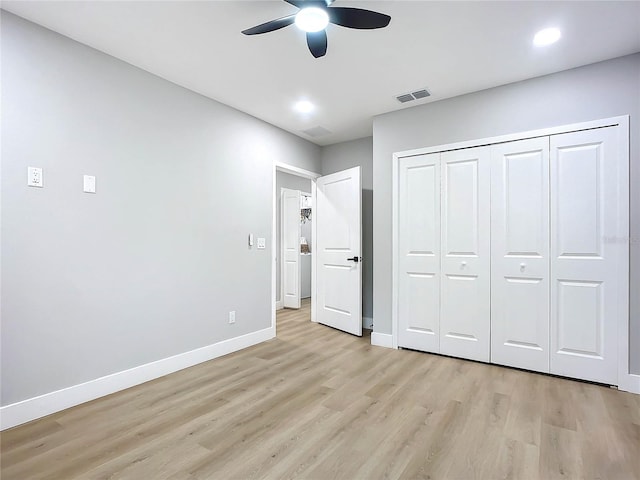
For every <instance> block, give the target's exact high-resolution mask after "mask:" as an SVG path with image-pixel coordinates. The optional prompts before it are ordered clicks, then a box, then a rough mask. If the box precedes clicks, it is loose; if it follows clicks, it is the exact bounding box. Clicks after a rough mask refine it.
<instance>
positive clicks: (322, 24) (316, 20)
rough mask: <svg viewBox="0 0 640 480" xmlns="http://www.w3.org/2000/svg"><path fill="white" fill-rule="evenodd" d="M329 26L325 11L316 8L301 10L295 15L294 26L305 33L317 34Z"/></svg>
mask: <svg viewBox="0 0 640 480" xmlns="http://www.w3.org/2000/svg"><path fill="white" fill-rule="evenodd" d="M327 25H329V15H328V14H327V12H326V10H324V9H322V8H317V7H309V8H303V9H302V10H300V11H299V12H298V14H297V15H296V26H297V27H298V28H299V29H300V30H303V31H305V32H319V31H320V30H324V29H325V28H327Z"/></svg>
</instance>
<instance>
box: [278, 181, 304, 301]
mask: <svg viewBox="0 0 640 480" xmlns="http://www.w3.org/2000/svg"><path fill="white" fill-rule="evenodd" d="M281 198H282V200H281V201H282V216H281V223H282V238H281V241H282V271H281V275H282V303H283V305H284V307H286V308H300V190H290V189H288V188H283V189H282V197H281Z"/></svg>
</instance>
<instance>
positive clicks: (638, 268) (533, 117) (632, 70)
mask: <svg viewBox="0 0 640 480" xmlns="http://www.w3.org/2000/svg"><path fill="white" fill-rule="evenodd" d="M627 114H629V115H631V292H632V294H631V332H630V335H631V352H632V353H631V366H632V372H634V373H638V372H640V295H638V294H637V292H640V128H639V119H640V54H635V55H630V56H626V57H622V58H618V59H614V60H609V61H606V62H601V63H597V64H593V65H588V66H585V67H581V68H576V69H573V70H567V71H565V72H560V73H557V74H553V75H548V76H544V77H539V78H535V79H532V80H527V81H523V82H519V83H514V84H510V85H505V86H502V87H497V88H493V89H490V90H484V91H481V92H477V93H473V94H469V95H464V96H460V97H455V98H451V99H447V100H442V101H439V102H434V103H431V104H427V105H424V106H419V107H414V108H409V109H405V110H400V111H397V112H393V113H388V114H385V115H380V116H378V117H376V118H374V123H373V138H374V142H373V152H374V155H373V189H374V199H373V207H374V210H375V212H376V215H375V220H374V226H373V233H374V261H375V263H374V265H375V269H374V290H373V291H374V297H375V299H376V303H375V308H374V318H375V327H374V330H375V331H376V332H381V333H391V235H392V233H391V157H392V154H393V153H394V152H397V151H401V150H407V149H413V148H420V147H428V146H436V145H441V144H446V143H452V142H458V141H464V140H472V139H480V138H485V137H491V136H496V135H502V134H508V133H516V132H521V131H526V130H533V129H538V128H545V127H552V126H559V125H565V124H570V123H576V122H583V121H589V120H596V119H600V118H606V117H613V116H618V115H627Z"/></svg>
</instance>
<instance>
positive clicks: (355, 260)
mask: <svg viewBox="0 0 640 480" xmlns="http://www.w3.org/2000/svg"><path fill="white" fill-rule="evenodd" d="M347 260H348V261H350V262H356V263H358V262H359V261H360V260H362V257H353V258H347Z"/></svg>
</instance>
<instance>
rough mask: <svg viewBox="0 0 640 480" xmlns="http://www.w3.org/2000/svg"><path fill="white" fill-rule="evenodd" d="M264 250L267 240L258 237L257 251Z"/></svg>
mask: <svg viewBox="0 0 640 480" xmlns="http://www.w3.org/2000/svg"><path fill="white" fill-rule="evenodd" d="M265 248H267V240H266V239H265V238H262V237H258V249H259V250H264V249H265Z"/></svg>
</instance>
